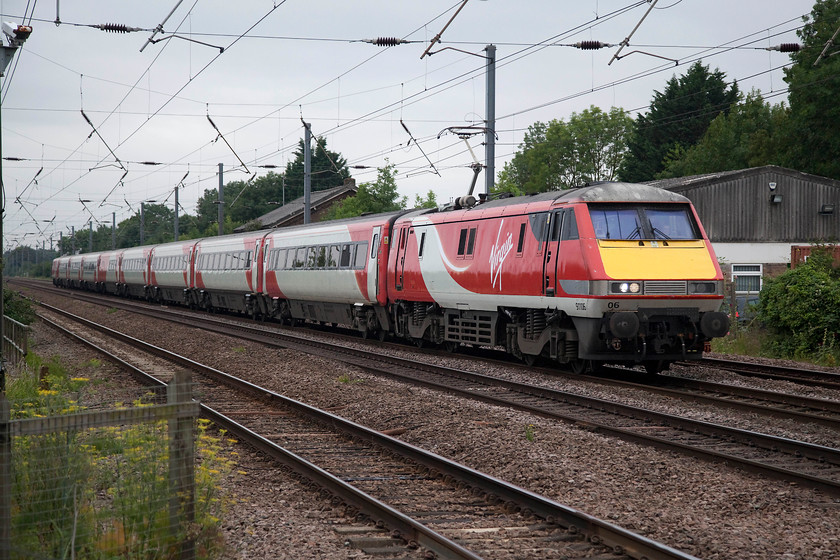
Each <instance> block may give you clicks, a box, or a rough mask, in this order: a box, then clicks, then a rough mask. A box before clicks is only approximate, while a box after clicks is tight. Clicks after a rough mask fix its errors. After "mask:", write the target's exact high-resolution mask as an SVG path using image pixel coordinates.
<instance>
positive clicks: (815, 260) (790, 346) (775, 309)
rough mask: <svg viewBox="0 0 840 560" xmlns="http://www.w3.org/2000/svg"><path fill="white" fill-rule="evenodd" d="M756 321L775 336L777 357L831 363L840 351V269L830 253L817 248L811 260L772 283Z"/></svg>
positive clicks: (772, 344) (773, 346)
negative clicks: (833, 261)
mask: <svg viewBox="0 0 840 560" xmlns="http://www.w3.org/2000/svg"><path fill="white" fill-rule="evenodd" d="M758 319H759V321H761V323H763V324H764V325H765V326H766V327H767V328H768V329H769V330H770V332H771V333H772V334H773V336H772V337H771V338H770V342H769V344H770V347H771V349H772V351H773V353H774V354H776V355H779V356H782V357H789V358H810V359H814V360H815V361H818V362H822V363H828V364H831V363H832V362H836V359H837V356H838V353H840V340H838V332H840V271H839V270H838V269H837V268H835V267H833V265H832V260H831V255H830V253H829V252H828V251H824V250H820V248H817V249H815V250H814V252H813V253H812V255H811V257H810V258H809V259H808V261H807V262H806V263H805V264H803V265H801V266H798V267H797V268H794V269H792V270H790V271H788V272H785V273H784V274H782V275H780V276H778V277H776V278H771V279H768V280H767V281H766V282H765V285H764V288H763V289H762V290H761V295H760V300H759V305H758Z"/></svg>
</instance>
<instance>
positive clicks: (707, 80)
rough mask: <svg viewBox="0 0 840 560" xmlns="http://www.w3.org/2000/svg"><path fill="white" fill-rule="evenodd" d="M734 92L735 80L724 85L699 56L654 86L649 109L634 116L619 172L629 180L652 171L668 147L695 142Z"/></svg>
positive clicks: (653, 173)
mask: <svg viewBox="0 0 840 560" xmlns="http://www.w3.org/2000/svg"><path fill="white" fill-rule="evenodd" d="M738 97H739V93H738V85H737V84H736V83H733V84H732V86H731V87H729V88H728V89H727V87H726V79H725V76H724V74H723V72H721V71H719V70H715V71H714V72H710V71H709V67H708V66H703V65H702V64H701V63H700V62H695V63H694V64H693V65H692V66H691V67H690V68H689V69H688V71H687V72H686V73H685V75H683V76H681V77H680V78H679V79H678V78H677V77H676V76H674V77H672V78H671V79H670V80H669V81H668V83H667V84H666V86H665V91H664V92H662V93H660V92H658V91H656V92H654V95H653V101H652V102H651V104H650V112H648V113H647V114H640V115H639V116H638V117H637V118H636V121H635V123H634V125H633V132H632V134H631V135H630V140H629V142H628V146H627V147H628V152H627V154H626V157H625V159H624V161H623V162H622V163H621V167H620V168H619V172H618V175H619V177H621V179H622V180H624V181H630V182H639V181H650V180H651V179H653V178H654V177H656V175H657V174H658V173H660V172H661V171H662V170H663V169H664V168H665V160H666V157H667V156H668V154H669V153H673V151H674V150H677V152H679V150H687V149H689V148H690V147H691V146H693V145H694V144H696V143H697V141H698V140H700V138H701V137H702V136H703V134H704V133H705V132H706V129H707V128H708V127H709V123H711V122H712V120H714V118H715V117H717V116H718V115H719V114H720V113H722V112H723V113H725V112H728V111H729V108H730V107H731V106H732V105H733V104H734V103H735V102H736V101H737V100H738Z"/></svg>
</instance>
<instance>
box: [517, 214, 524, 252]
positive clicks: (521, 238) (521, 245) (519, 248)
mask: <svg viewBox="0 0 840 560" xmlns="http://www.w3.org/2000/svg"><path fill="white" fill-rule="evenodd" d="M524 248H525V222H522V223H521V224H520V225H519V241H518V242H517V243H516V254H517V255H518V256H520V257H521V256H522V249H524Z"/></svg>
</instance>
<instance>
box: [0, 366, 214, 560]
mask: <svg viewBox="0 0 840 560" xmlns="http://www.w3.org/2000/svg"><path fill="white" fill-rule="evenodd" d="M167 393H168V394H167V395H163V394H161V393H160V392H157V393H155V392H146V393H145V394H144V395H142V396H139V397H137V398H136V399H134V400H133V402H132V403H131V404H130V405H123V406H118V407H116V408H110V409H98V410H91V409H90V408H88V407H81V406H79V405H78V404H77V403H75V402H74V401H72V400H70V399H67V398H66V396H64V395H61V394H58V392H57V391H50V390H39V391H38V392H37V398H31V399H30V400H32V401H37V402H15V401H11V402H10V401H8V400H6V399H5V395H4V396H2V397H0V558H2V559H5V558H21V559H22V558H27V559H40V558H44V559H54V558H91V559H110V558H121V559H122V558H138V559H140V558H143V559H146V558H167V559H168V558H195V557H196V543H197V542H200V541H201V535H200V532H201V524H200V523H196V498H195V494H196V492H195V478H196V473H195V434H196V428H197V426H198V423H197V418H198V412H199V409H198V404H197V403H195V402H193V401H192V400H191V397H190V383H189V380H188V378H186V376H183V375H181V376H178V377H177V378H176V381H175V382H174V383H170V386H169V388H168V391H167ZM201 507H202V506H201V505H199V508H201ZM199 513H200V514H202V512H201V511H200V512H199Z"/></svg>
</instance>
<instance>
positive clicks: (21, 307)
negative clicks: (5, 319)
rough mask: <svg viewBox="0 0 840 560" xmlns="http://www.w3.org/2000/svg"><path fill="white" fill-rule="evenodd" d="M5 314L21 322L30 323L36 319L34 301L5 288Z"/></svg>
mask: <svg viewBox="0 0 840 560" xmlns="http://www.w3.org/2000/svg"><path fill="white" fill-rule="evenodd" d="M3 314H4V315H7V316H9V317H11V318H12V319H14V320H15V321H18V322H19V323H23V324H24V325H29V324H31V323H32V322H33V321H35V310H34V309H33V308H32V302H31V301H29V300H28V299H26V298H24V297H23V296H21V295H20V294H19V293H17V292H15V291H14V290H7V289H5V288H3Z"/></svg>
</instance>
